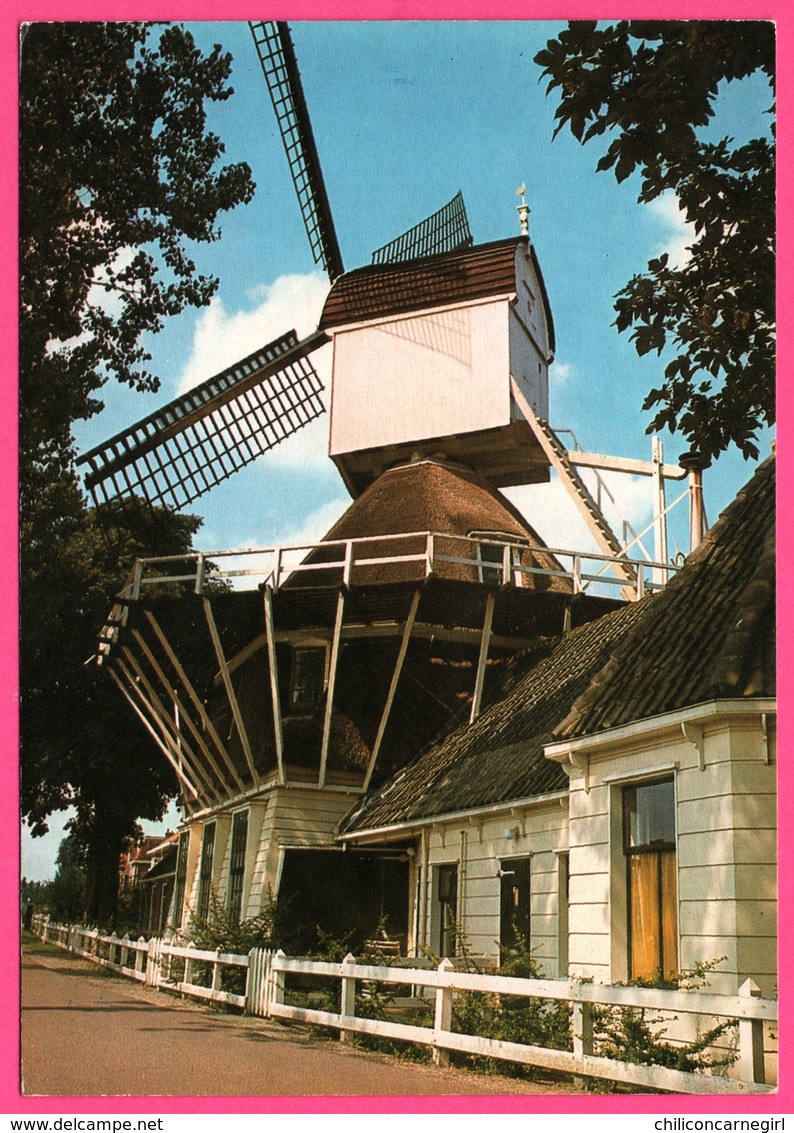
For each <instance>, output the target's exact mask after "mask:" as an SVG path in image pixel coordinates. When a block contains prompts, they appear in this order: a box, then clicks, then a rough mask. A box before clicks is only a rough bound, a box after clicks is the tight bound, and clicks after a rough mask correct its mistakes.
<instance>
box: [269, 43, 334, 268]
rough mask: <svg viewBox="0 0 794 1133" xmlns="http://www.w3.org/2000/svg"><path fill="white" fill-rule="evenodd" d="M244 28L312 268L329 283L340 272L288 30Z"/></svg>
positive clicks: (330, 218)
mask: <svg viewBox="0 0 794 1133" xmlns="http://www.w3.org/2000/svg"><path fill="white" fill-rule="evenodd" d="M249 26H250V28H251V34H252V35H253V37H254V43H255V45H256V50H257V54H258V55H259V61H260V63H261V64H262V72H263V74H264V76H265V82H266V83H267V88H268V90H269V92H270V98H271V101H272V103H273V109H274V110H275V112H276V120H277V121H278V126H279V130H280V131H281V140H282V141H283V143H284V149H285V151H286V154H287V160H288V161H289V167H290V172H291V174H292V180H293V183H294V185H295V192H296V193H297V195H298V203H299V204H300V209H301V213H302V214H303V223H304V224H305V226H306V232H307V235H308V237H309V243H310V245H311V249H312V255H313V256H314V262H315V263H316V264H322V266H323V268H324V269H325V271H326V272H327V273H328V276H329V278H330V280H331V282H332V283H333V281H334V280H335V279H338V277H339V276H340V275H342V274H343V272H344V270H345V269H344V264H343V263H342V254H341V252H340V250H339V242H338V240H337V238H336V230H335V228H334V222H333V217H332V215H331V207H330V205H329V203H328V194H327V192H326V189H325V180H324V178H323V173H322V169H321V167H320V160H319V158H318V156H317V147H316V145H315V141H314V133H313V131H312V126H311V120H310V118H309V112H308V110H307V108H306V99H305V97H304V94H303V84H302V83H301V78H300V72H299V71H298V63H297V60H296V59H295V49H294V47H293V46H292V37H291V35H290V31H289V27H288V25H287V24H285V23H267V22H256V23H254V22H252V23H250V24H249Z"/></svg>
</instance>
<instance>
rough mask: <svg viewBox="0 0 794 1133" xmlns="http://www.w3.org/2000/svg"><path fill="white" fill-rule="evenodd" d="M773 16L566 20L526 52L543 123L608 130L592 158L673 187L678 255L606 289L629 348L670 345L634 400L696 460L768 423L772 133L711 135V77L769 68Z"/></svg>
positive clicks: (745, 448) (740, 442)
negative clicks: (689, 232)
mask: <svg viewBox="0 0 794 1133" xmlns="http://www.w3.org/2000/svg"><path fill="white" fill-rule="evenodd" d="M774 49H775V43H774V26H773V25H772V24H771V23H760V22H753V21H741V22H739V21H696V20H692V21H672V20H671V21H637V20H633V21H625V20H624V21H621V22H620V23H617V24H612V25H608V26H605V27H599V26H598V25H597V24H596V23H595V22H590V21H588V22H571V23H569V24H568V27H567V29H566V30H565V31H563V32H562V33H561V34H560V35H559V36H558V37H557V38H556V39H552V40H550V41H549V42H548V44H547V45H546V47H545V48H544V50H542V51H540V52H538V54H537V55H536V56H535V62H536V63H538V64H539V65H540V67H541V68H542V69H543V71H542V74H543V76H547V77H548V78H549V87H548V89H549V91H552V90H557V91H558V93H559V98H560V104H559V107H558V109H557V111H556V118H557V119H558V124H557V128H556V130H555V136H556V134H557V133H559V131H560V130H562V129H563V128H564V127H565V126H566V125H567V126H568V127H569V128H570V130H571V132H572V134H573V135H574V137H576V138H577V139H578V140H579V141H580V142H582V143H585V142H588V141H590V140H591V139H593V138H597V137H602V136H603V137H604V138H605V139H607V140H608V143H609V144H608V145H607V148H606V151H605V152H604V153H603V155H602V157H601V158H600V160H599V161H598V164H597V169H598V170H609V169H611V170H613V172H614V174H615V177H616V178H617V180H618V181H619V182H620V181H624V180H626V179H627V178H628V177H630V176H631V175H632V174H633V173H634V172H635V171H639V172H640V174H641V178H642V180H641V186H640V193H639V200H640V201H641V202H648V201H652V200H654V199H655V198H656V197H659V196H660V195H661V194H662V193H665V192H668V191H672V192H674V193H675V194H676V197H677V199H678V202H679V207H680V209H681V211H682V214H683V216H684V217H685V219H686V221H687V222H688V223H689V224H691V225H692V226H693V227H694V232H695V238H694V240H693V243H692V245H691V249H690V256H689V259H688V261H687V262H686V263H685V264H683V265H682V266H675V265H673V264H671V263H670V260H669V257H668V256H667V255H666V254H665V255H662V256H659V257H658V258H655V259H652V260H651V261H650V262H649V264H648V269H647V272H646V273H645V274H641V275H636V276H634V277H633V278H632V279H631V280H629V282H628V283H627V284H626V286H625V287H624V288H623V289H622V290H621V291H620V292H619V293H618V294H617V296H616V297H615V311H616V313H617V318H616V320H615V325H616V326H617V328H618V330H619V331H627V330H628V331H630V337H631V339H632V341H633V343H634V346H635V348H636V350H637V353H638V354H640V355H643V354H647V353H649V352H650V351H653V350H655V351H656V352H657V353H658V354H661V353H662V351H664V350H665V349H667V348H669V349H670V350H671V351H672V352H673V353H674V357H673V358H672V359H671V360H670V361H669V362H668V363H667V365H666V367H665V370H664V381H663V383H662V385H661V386H659V388H656V389H652V390H651V391H650V392H649V394H648V395H647V397H646V399H645V402H644V405H643V408H644V409H651V408H653V407H657V411H656V416H655V417H654V419H653V420H652V422H651V423H650V425H649V427H648V432H653V431H657V430H660V429H663V428H665V427H667V428H669V429H670V430H671V431H672V432H675V431H676V430H680V431H681V432H682V433H683V434H684V436H685V437H686V438H687V440H688V442H689V443H690V445H692V446H693V448H695V449H696V450H698V451H699V452H700V454H701V456H702V457H703V458H704V460H706V461H707V460H709V459H710V458H712V457H714V456H717V455H718V454H719V453H720V452H722V451H724V450H725V449H726V448H728V447H729V445H730V444H731V443H735V444H736V445H737V446H738V448H739V449H740V450H741V452H742V454H743V455H744V456H745V457H746V458H747V457H751V456H757V455H758V448H757V445H756V443H755V442H756V436H757V429H758V427H759V426H760V425H764V424H771V423H773V422H774V415H775V408H774V407H775V398H774V374H775V368H774V303H775V295H774V280H775V262H774V199H775V198H774V190H775V171H774V146H773V140H772V137H771V131H769V130H766V129H764V128H763V123H759V136H758V137H756V138H753V139H751V140H749V141H746V142H743V143H741V144H737V143H736V142H735V141H734V140H733V139H732V138H730V137H723V138H720V139H719V140H713V138H712V137H711V133H713V132H714V131H713V129H712V130H711V132H709V129H708V128H709V127H713V125H714V118H715V106H716V100H717V97H718V94H719V91H720V87H721V84H723V83H728V82H733V81H737V80H741V79H745V78H747V77H748V76H750V75H752V74H754V73H756V72H758V73H760V74H761V75H763V76H766V78H767V79H768V80H769V81H770V83H771V81H772V79H773V75H774Z"/></svg>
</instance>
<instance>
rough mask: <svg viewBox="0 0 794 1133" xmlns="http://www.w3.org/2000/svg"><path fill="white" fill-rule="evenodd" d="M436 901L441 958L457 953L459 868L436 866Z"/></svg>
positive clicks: (455, 866) (454, 866)
mask: <svg viewBox="0 0 794 1133" xmlns="http://www.w3.org/2000/svg"><path fill="white" fill-rule="evenodd" d="M436 900H437V903H438V908H437V912H438V951H439V954H440V955H441V957H442V958H443V957H445V956H454V955H455V953H456V952H457V943H458V942H457V923H458V867H457V865H440V866H436Z"/></svg>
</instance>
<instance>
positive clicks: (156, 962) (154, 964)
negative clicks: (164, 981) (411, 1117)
mask: <svg viewBox="0 0 794 1133" xmlns="http://www.w3.org/2000/svg"><path fill="white" fill-rule="evenodd" d="M159 985H160V941H159V940H158V939H157V937H156V936H153V937H152V939H151V940H150V941H149V950H148V952H147V953H146V986H147V987H159Z"/></svg>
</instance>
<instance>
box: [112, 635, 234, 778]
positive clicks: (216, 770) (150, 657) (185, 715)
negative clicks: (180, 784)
mask: <svg viewBox="0 0 794 1133" xmlns="http://www.w3.org/2000/svg"><path fill="white" fill-rule="evenodd" d="M132 632H133V636H134V637H135V640H136V641H137V642H138V645H139V646H140V647H141V649H142V650H143V653H144V656H145V657H146V660H147V661H148V662H149V664H150V665H151V666H152V669H153V670H154V672H155V673H156V675H157V678H158V680H159V681H160V683H161V684H162V686H163V688H165V689H167V690H168V691H169V692H170V693H171V694H172V695H173V697H174V703H175V704H176V705H177V707H178V709H179V712H180V716H181V719H183V720H184V721H185V723H186V724H187V726H188V728H189V729H190V734H191V735H192V736H193V738H194V739H195V741H196V743H197V744H198V745H199V747H200V748H201V750H202V752H203V753H204V756H205V758H206V760H207V762H208V763H209V765H210V767H211V768H212V771H213V774H215V775H217V777H218V782H219V783H221V784H223V785H224V786H225V784H226V782H227V778H226V775H224V773H223V771H222V770H221V768H220V767H219V765H218V763H217V761H216V759H215V757H214V756H213V754H212V752H211V751H210V749H209V747H208V746H207V744H206V742H205V740H204V737H203V736H202V734H201V732H200V731H199V730H198V728H197V727H196V725H195V724H194V723H193V720H192V718H191V715H190V713H189V712H188V711H186V709H185V707H184V705H183V704H182V702H181V700H180V699H179V697H178V696H177V694H176V691H175V690H174V689H172V688H171V682H170V681H169V680H168V678H167V676H166V675H165V673H164V672H163V669H162V666H161V665H160V663H159V661H158V660H157V658H156V657H155V655H154V653H152V651H151V649H150V648H149V645H148V643H147V641H146V639H145V638H144V637H143V635H142V634H141V633H140V632H139V631H138V630H133V631H132ZM183 683H184V682H183ZM188 691H189V690H188ZM200 707H201V709H202V710H203V708H204V706H203V705H202V704H200ZM205 715H206V713H205ZM199 718H200V719H201V713H199ZM207 718H208V719H209V717H207ZM202 723H204V720H203V719H202ZM205 727H206V724H205ZM207 730H208V731H209V729H207ZM213 731H214V729H213ZM212 734H213V732H210V735H212ZM215 744H216V747H218V748H219V750H220V751H221V753H222V755H223V757H224V762H225V763H227V764H228V761H229V759H228V755H227V754H226V751H225V749H224V748H223V745H222V744H221V741H220V739H219V738H218V737H217V734H216V735H215ZM240 789H241V790H242V784H241V786H240Z"/></svg>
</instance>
